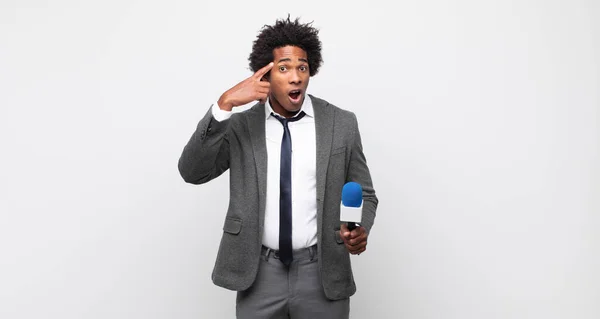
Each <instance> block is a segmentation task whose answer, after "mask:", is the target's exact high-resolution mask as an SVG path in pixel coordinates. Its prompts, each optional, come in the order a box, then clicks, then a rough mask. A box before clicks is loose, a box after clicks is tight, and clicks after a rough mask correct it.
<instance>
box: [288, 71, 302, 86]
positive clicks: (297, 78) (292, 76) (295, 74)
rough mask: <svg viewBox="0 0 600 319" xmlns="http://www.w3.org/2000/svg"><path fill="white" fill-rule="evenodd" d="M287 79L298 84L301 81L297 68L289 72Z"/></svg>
mask: <svg viewBox="0 0 600 319" xmlns="http://www.w3.org/2000/svg"><path fill="white" fill-rule="evenodd" d="M289 81H290V84H300V83H301V82H302V78H301V77H300V74H299V72H298V70H293V71H292V72H290V78H289Z"/></svg>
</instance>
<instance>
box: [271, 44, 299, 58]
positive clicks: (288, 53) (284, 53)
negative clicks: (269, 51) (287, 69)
mask: <svg viewBox="0 0 600 319" xmlns="http://www.w3.org/2000/svg"><path fill="white" fill-rule="evenodd" d="M286 58H287V59H291V60H292V61H298V60H299V59H304V60H306V59H307V56H306V51H304V50H302V49H301V48H299V47H297V46H292V45H286V46H284V47H281V48H276V49H274V50H273V59H274V60H275V62H279V60H281V59H286Z"/></svg>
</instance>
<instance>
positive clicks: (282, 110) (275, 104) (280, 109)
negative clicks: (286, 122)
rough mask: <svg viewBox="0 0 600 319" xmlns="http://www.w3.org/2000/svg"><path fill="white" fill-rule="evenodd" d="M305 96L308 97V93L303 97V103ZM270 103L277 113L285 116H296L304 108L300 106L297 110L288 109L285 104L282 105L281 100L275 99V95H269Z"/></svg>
mask: <svg viewBox="0 0 600 319" xmlns="http://www.w3.org/2000/svg"><path fill="white" fill-rule="evenodd" d="M305 98H306V95H305V96H303V97H302V104H303V103H304V99H305ZM269 103H270V104H271V108H273V111H275V113H277V114H279V115H281V116H283V117H285V118H291V117H294V116H295V115H296V114H298V112H300V110H301V109H302V108H300V109H298V110H297V111H288V110H286V109H285V108H284V107H283V106H281V104H280V103H279V101H277V99H275V98H274V97H273V96H269ZM302 104H301V105H302Z"/></svg>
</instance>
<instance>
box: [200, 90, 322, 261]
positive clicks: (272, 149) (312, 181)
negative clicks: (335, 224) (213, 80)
mask: <svg viewBox="0 0 600 319" xmlns="http://www.w3.org/2000/svg"><path fill="white" fill-rule="evenodd" d="M301 110H302V111H304V113H306V116H304V117H303V118H302V119H300V120H298V121H295V122H289V123H288V127H289V129H290V136H291V139H292V249H300V248H305V247H310V246H312V245H314V244H316V243H317V155H316V154H317V140H316V133H315V115H314V111H313V105H312V101H311V100H310V97H309V96H308V95H305V98H304V102H303V104H302V108H301ZM271 112H273V113H275V112H274V111H273V108H272V107H271V104H270V103H269V100H267V103H266V105H265V121H266V122H265V139H266V145H267V158H268V160H267V163H268V164H267V194H266V201H267V203H266V209H265V224H264V232H263V238H262V241H263V245H265V246H266V247H269V248H271V249H275V250H278V249H279V176H280V169H279V163H280V160H281V140H282V138H283V125H282V124H281V122H279V121H278V120H277V119H276V118H275V117H273V116H272V115H271ZM212 114H213V116H214V118H215V119H216V120H217V121H224V120H227V119H229V117H231V114H232V112H230V111H224V110H221V109H220V108H219V105H218V104H217V103H214V104H213V107H212Z"/></svg>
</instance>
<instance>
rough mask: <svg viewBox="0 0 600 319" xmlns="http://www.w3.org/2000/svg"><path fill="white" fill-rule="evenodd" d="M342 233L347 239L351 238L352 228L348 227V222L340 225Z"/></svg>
mask: <svg viewBox="0 0 600 319" xmlns="http://www.w3.org/2000/svg"><path fill="white" fill-rule="evenodd" d="M340 235H342V237H344V238H346V239H349V238H350V230H349V229H348V226H347V225H346V223H342V225H341V226H340Z"/></svg>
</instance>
